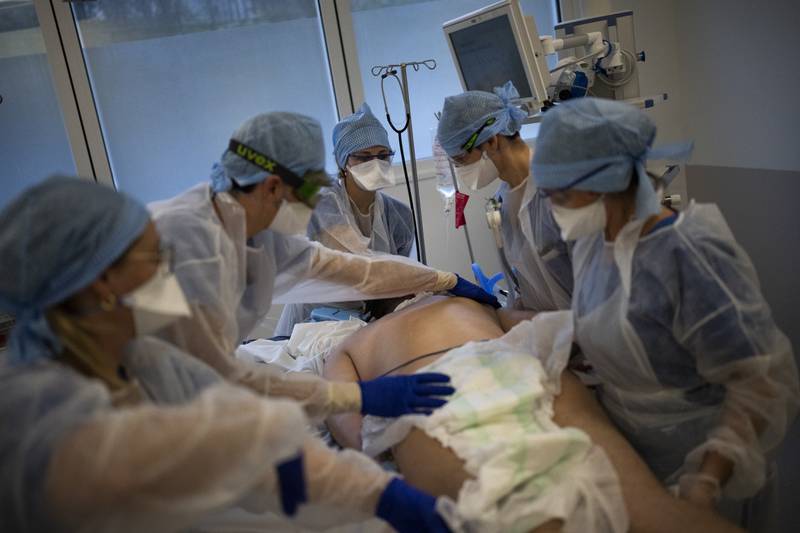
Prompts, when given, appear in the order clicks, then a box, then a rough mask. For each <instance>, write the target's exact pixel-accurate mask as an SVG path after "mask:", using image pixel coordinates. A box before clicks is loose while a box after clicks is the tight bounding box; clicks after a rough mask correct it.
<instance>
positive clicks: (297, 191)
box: [228, 139, 331, 208]
mask: <svg viewBox="0 0 800 533" xmlns="http://www.w3.org/2000/svg"><path fill="white" fill-rule="evenodd" d="M228 150H230V151H231V152H232V153H234V154H236V155H237V156H239V157H241V158H242V159H244V160H245V161H247V162H248V163H251V164H252V165H255V166H257V167H258V168H260V169H262V170H263V171H264V172H269V173H270V174H274V175H276V176H279V177H280V178H281V180H283V182H284V183H286V184H287V185H289V186H290V187H292V189H293V192H294V195H295V197H297V199H298V200H300V201H301V202H303V203H304V204H306V205H308V206H309V207H312V208H313V207H314V206H315V205H316V203H317V200H318V194H319V191H320V190H321V189H322V187H329V186H330V185H331V179H330V177H328V175H327V174H326V173H325V171H324V170H311V171H309V172H306V173H305V174H303V175H302V176H298V175H297V174H295V173H294V172H292V171H291V170H289V169H288V168H286V167H284V166H283V165H281V164H280V163H278V162H277V161H275V160H274V159H272V158H271V157H269V156H267V155H265V154H262V153H261V152H259V151H258V150H255V149H254V148H252V147H250V146H247V145H246V144H244V143H242V142H239V141H237V140H236V139H231V140H230V142H229V143H228Z"/></svg>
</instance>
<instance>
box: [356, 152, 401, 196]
mask: <svg viewBox="0 0 800 533" xmlns="http://www.w3.org/2000/svg"><path fill="white" fill-rule="evenodd" d="M348 169H349V170H350V174H351V175H352V176H353V179H354V180H356V183H357V184H358V186H359V187H361V188H362V189H363V190H365V191H377V190H378V189H383V188H384V187H389V186H391V185H394V179H393V178H392V164H391V163H390V162H389V161H381V160H380V159H373V160H371V161H367V162H366V163H359V164H358V165H355V166H352V167H349V168H348Z"/></svg>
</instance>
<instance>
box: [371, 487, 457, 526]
mask: <svg viewBox="0 0 800 533" xmlns="http://www.w3.org/2000/svg"><path fill="white" fill-rule="evenodd" d="M375 514H376V515H377V516H378V517H379V518H383V519H384V520H386V521H387V522H389V524H391V526H392V527H393V528H394V529H396V530H397V531H399V532H400V533H419V532H425V531H430V532H432V533H449V532H450V528H448V527H447V524H445V522H444V520H442V517H441V516H439V514H438V513H437V512H436V499H435V498H434V497H433V496H431V495H429V494H427V493H425V492H422V491H420V490H417V489H415V488H414V487H412V486H411V485H409V484H407V483H406V482H405V481H403V480H402V479H400V478H397V477H396V478H394V479H393V480H391V481H390V482H389V484H388V485H387V486H386V489H384V491H383V494H381V499H380V500H379V501H378V510H377V512H376V513H375Z"/></svg>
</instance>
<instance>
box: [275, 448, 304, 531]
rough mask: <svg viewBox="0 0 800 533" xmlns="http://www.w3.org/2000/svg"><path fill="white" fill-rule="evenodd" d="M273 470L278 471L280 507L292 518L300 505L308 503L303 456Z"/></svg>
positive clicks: (293, 458) (281, 464)
mask: <svg viewBox="0 0 800 533" xmlns="http://www.w3.org/2000/svg"><path fill="white" fill-rule="evenodd" d="M275 469H276V470H277V471H278V488H279V489H280V491H281V507H282V508H283V512H284V513H286V514H287V515H288V516H292V515H294V514H295V513H296V512H297V507H298V506H299V505H300V504H301V503H305V502H307V501H308V497H307V495H306V478H305V474H304V473H303V455H302V454H300V455H297V456H295V457H292V458H291V459H288V460H286V461H284V462H282V463H279V464H278V466H277V467H275Z"/></svg>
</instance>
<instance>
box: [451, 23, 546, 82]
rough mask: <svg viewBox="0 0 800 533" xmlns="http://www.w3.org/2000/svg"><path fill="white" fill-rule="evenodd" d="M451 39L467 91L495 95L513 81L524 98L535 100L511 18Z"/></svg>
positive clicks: (480, 25) (479, 25)
mask: <svg viewBox="0 0 800 533" xmlns="http://www.w3.org/2000/svg"><path fill="white" fill-rule="evenodd" d="M449 36H450V41H451V42H452V44H453V51H454V52H455V55H456V57H457V58H458V67H459V68H460V69H461V76H462V77H463V79H464V84H465V85H466V87H467V90H469V91H488V92H491V91H492V89H494V88H495V87H499V86H501V85H503V84H505V83H506V82H507V81H508V80H511V81H512V82H513V83H514V87H516V88H517V91H519V95H520V97H521V98H531V97H532V94H531V88H530V85H529V84H528V78H527V76H526V75H525V68H524V66H523V62H522V57H520V52H519V49H518V48H517V43H516V41H515V40H514V33H513V31H512V29H511V21H510V20H509V18H508V15H502V16H500V17H495V18H492V19H489V20H486V21H484V22H479V23H477V24H473V25H471V26H469V27H467V28H464V29H461V30H458V31H454V32H451V33H450V35H449Z"/></svg>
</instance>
